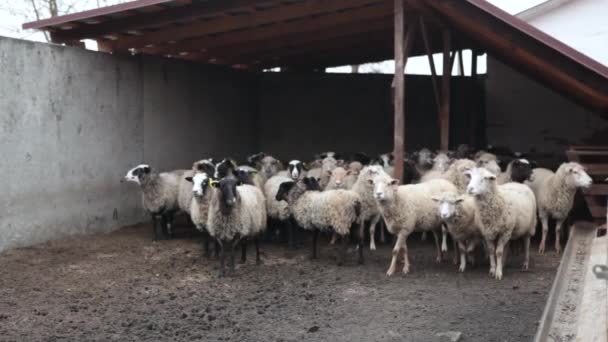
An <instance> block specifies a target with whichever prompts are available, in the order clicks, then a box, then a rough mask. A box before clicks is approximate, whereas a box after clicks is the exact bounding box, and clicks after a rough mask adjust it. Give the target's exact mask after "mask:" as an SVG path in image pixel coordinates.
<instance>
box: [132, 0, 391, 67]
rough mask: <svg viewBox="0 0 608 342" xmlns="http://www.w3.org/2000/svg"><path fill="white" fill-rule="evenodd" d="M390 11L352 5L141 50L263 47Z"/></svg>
mask: <svg viewBox="0 0 608 342" xmlns="http://www.w3.org/2000/svg"><path fill="white" fill-rule="evenodd" d="M390 13H391V12H390V6H386V5H384V4H380V5H378V6H369V7H363V8H357V9H352V10H349V11H344V12H341V13H336V14H333V15H331V16H327V15H326V16H318V17H310V18H304V19H300V20H298V21H293V22H290V23H289V24H276V25H269V26H264V27H257V28H253V29H249V30H241V31H235V32H230V33H226V34H221V35H214V36H210V35H209V36H204V37H200V38H196V39H192V40H188V41H182V42H177V43H174V44H165V45H161V46H153V47H147V48H143V49H140V50H138V52H142V53H148V54H163V55H166V54H175V53H178V52H182V51H197V50H198V51H200V49H201V48H205V49H206V50H209V51H211V50H218V51H219V50H226V49H234V48H235V47H237V48H238V47H243V49H245V48H246V47H247V46H250V47H256V46H258V47H261V48H259V49H258V50H261V49H263V47H264V46H273V45H276V44H282V43H286V42H291V41H297V40H299V39H306V36H307V35H317V36H319V35H321V36H324V35H329V36H331V35H339V34H343V33H342V32H343V31H347V30H354V31H355V32H356V31H362V30H364V29H365V27H366V26H364V25H368V24H369V25H378V24H379V23H378V22H379V21H382V20H387V19H388V17H387V16H388V15H390ZM385 26H386V27H387V28H390V27H391V22H390V21H387V22H385ZM373 27H376V26H373ZM372 29H373V28H372ZM334 31H335V33H334Z"/></svg>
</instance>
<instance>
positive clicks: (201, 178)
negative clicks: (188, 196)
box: [186, 172, 211, 197]
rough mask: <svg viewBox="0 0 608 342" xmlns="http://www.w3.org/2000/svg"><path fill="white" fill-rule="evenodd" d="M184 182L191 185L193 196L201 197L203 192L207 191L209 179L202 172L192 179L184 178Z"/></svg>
mask: <svg viewBox="0 0 608 342" xmlns="http://www.w3.org/2000/svg"><path fill="white" fill-rule="evenodd" d="M186 180H187V181H189V182H192V183H193V184H192V193H193V194H194V196H197V197H203V196H204V195H205V191H207V188H208V186H209V181H210V180H211V178H209V176H208V175H207V174H206V173H204V172H202V173H197V174H195V175H194V177H186Z"/></svg>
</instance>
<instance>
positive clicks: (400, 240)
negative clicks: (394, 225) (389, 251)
mask: <svg viewBox="0 0 608 342" xmlns="http://www.w3.org/2000/svg"><path fill="white" fill-rule="evenodd" d="M403 241H405V234H402V233H399V235H397V242H395V246H394V247H393V257H392V258H391V265H390V266H389V268H388V271H386V275H387V276H389V277H390V276H392V275H393V274H394V273H395V269H396V268H397V258H398V257H399V252H400V251H401V245H402V244H403ZM404 261H405V260H404Z"/></svg>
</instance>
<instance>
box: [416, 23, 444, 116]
mask: <svg viewBox="0 0 608 342" xmlns="http://www.w3.org/2000/svg"><path fill="white" fill-rule="evenodd" d="M418 22H419V23H420V31H421V32H422V41H423V42H424V49H425V50H426V55H427V57H428V60H429V67H430V68H431V83H432V84H433V94H434V95H435V104H436V105H437V111H439V108H440V106H441V102H440V98H439V86H438V85H437V71H436V69H435V60H434V59H433V51H432V50H431V45H430V43H429V33H428V30H427V27H426V24H425V21H424V17H422V16H420V17H419V20H418Z"/></svg>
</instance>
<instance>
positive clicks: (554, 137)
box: [486, 58, 608, 162]
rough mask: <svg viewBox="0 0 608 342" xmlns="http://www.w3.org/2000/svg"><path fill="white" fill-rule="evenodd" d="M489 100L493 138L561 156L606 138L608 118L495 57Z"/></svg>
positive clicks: (490, 70) (491, 140) (490, 62)
mask: <svg viewBox="0 0 608 342" xmlns="http://www.w3.org/2000/svg"><path fill="white" fill-rule="evenodd" d="M486 104H487V106H486V115H487V135H488V142H489V143H492V144H496V145H506V146H510V147H512V148H513V149H515V150H519V151H522V152H524V151H525V152H527V151H530V150H535V151H537V152H539V153H541V154H546V155H547V156H550V155H554V156H556V157H557V159H561V158H565V155H564V151H565V150H566V149H567V147H568V146H569V145H572V144H606V136H608V121H607V120H604V119H601V118H600V117H599V116H598V115H596V114H594V113H593V112H592V111H589V110H587V109H585V108H583V107H581V106H579V105H577V104H574V103H573V102H571V101H569V100H568V99H566V98H564V97H563V96H561V95H560V94H557V93H555V92H553V91H551V90H549V89H547V88H545V87H544V86H542V85H540V84H538V83H536V82H534V81H532V80H530V79H528V78H526V77H525V76H523V75H521V74H520V73H518V72H516V71H515V70H513V69H511V68H509V67H507V66H505V65H504V64H501V63H500V62H498V61H496V60H494V59H492V58H488V74H487V78H486ZM556 162H557V161H556Z"/></svg>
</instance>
